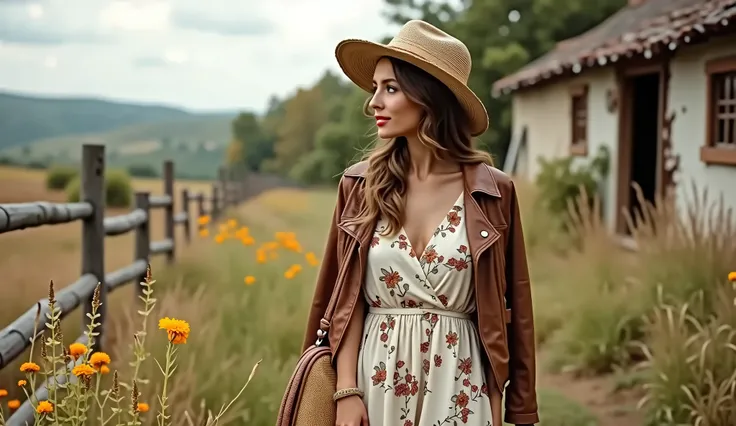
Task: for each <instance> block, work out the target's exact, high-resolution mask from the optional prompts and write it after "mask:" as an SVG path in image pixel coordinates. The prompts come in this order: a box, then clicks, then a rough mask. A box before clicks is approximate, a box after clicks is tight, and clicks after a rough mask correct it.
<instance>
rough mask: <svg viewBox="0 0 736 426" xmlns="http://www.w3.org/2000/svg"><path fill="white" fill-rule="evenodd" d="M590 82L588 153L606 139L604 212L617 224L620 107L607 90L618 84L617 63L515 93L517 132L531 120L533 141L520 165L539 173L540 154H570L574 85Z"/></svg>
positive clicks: (527, 172)
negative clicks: (609, 103)
mask: <svg viewBox="0 0 736 426" xmlns="http://www.w3.org/2000/svg"><path fill="white" fill-rule="evenodd" d="M586 83H587V84H588V158H592V157H594V156H595V155H596V154H597V153H598V149H599V147H600V146H601V145H605V146H607V147H608V149H609V152H610V155H611V166H610V174H609V176H608V180H607V182H605V184H604V191H603V193H604V199H603V203H604V216H605V219H606V223H607V224H608V225H609V228H610V229H611V230H613V229H614V221H613V217H614V214H615V209H616V207H615V204H616V179H617V174H616V171H617V167H616V159H617V157H618V149H617V148H618V112H617V111H614V112H613V113H609V112H608V110H607V109H606V91H607V90H608V89H609V88H610V89H613V88H615V87H616V79H615V73H614V71H613V69H612V68H604V69H598V70H593V71H590V72H587V73H584V74H583V75H581V76H579V77H576V78H574V79H568V80H564V81H562V82H559V83H554V84H548V85H544V86H540V87H539V88H533V89H530V90H522V91H519V92H517V93H515V94H514V95H513V99H512V114H513V115H512V132H513V133H512V137H514V138H515V137H518V135H520V134H521V131H522V128H523V127H524V126H527V147H526V150H525V152H520V154H522V155H520V157H519V160H518V164H517V170H519V172H520V173H519V174H520V176H521V177H524V178H528V179H534V178H535V176H536V175H537V174H538V173H539V163H538V159H539V158H540V157H541V158H545V159H551V158H559V157H565V156H567V155H569V153H570V138H571V136H570V133H571V123H570V117H571V108H572V102H571V99H570V88H571V87H572V86H575V85H578V84H586Z"/></svg>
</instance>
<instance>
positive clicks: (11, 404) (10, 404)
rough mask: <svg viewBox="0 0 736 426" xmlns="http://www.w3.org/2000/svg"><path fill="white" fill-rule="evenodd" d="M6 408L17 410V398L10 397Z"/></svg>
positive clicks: (18, 403)
mask: <svg viewBox="0 0 736 426" xmlns="http://www.w3.org/2000/svg"><path fill="white" fill-rule="evenodd" d="M8 408H10V409H11V410H17V409H18V408H20V401H19V400H17V399H11V400H10V401H8Z"/></svg>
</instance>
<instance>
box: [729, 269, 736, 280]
mask: <svg viewBox="0 0 736 426" xmlns="http://www.w3.org/2000/svg"><path fill="white" fill-rule="evenodd" d="M728 280H729V281H731V282H736V271H735V272H729V273H728Z"/></svg>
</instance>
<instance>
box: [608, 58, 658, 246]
mask: <svg viewBox="0 0 736 426" xmlns="http://www.w3.org/2000/svg"><path fill="white" fill-rule="evenodd" d="M669 65H670V61H669V57H662V58H659V59H651V60H646V61H632V62H629V63H627V64H625V65H623V64H622V65H621V66H619V67H617V69H616V80H617V90H618V93H619V99H620V102H619V105H620V107H619V114H618V150H617V151H618V154H617V157H618V164H617V166H618V174H617V178H616V181H617V182H616V216H615V229H616V233H617V234H620V235H625V234H626V227H627V222H626V217H625V215H624V211H625V209H628V206H629V201H630V197H629V194H630V186H631V178H630V176H631V150H632V148H633V138H632V118H633V117H632V115H631V112H632V103H633V100H634V99H633V87H632V84H631V78H632V77H637V76H641V75H646V74H658V76H659V102H658V108H657V109H658V111H657V164H656V165H655V188H656V189H655V191H656V194H657V196H660V195H661V194H663V191H664V182H663V176H664V153H663V137H664V135H663V128H664V123H665V114H666V111H667V98H668V96H667V95H668V92H669V73H670V71H669V68H670V66H669Z"/></svg>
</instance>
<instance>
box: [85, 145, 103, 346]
mask: <svg viewBox="0 0 736 426" xmlns="http://www.w3.org/2000/svg"><path fill="white" fill-rule="evenodd" d="M79 199H80V200H81V201H83V202H87V203H90V204H91V205H92V216H90V217H89V218H87V219H85V220H84V221H83V222H82V275H85V274H92V275H94V276H95V277H96V278H97V281H98V282H99V283H100V302H101V303H102V305H100V307H99V309H98V311H97V313H98V314H99V315H100V317H99V318H97V319H95V322H96V323H99V324H100V325H99V326H97V329H95V332H96V333H99V335H98V336H97V338H96V339H95V343H94V345H93V346H92V350H94V351H100V350H102V347H104V343H103V342H104V338H105V333H104V328H105V312H106V311H107V285H106V284H105V223H104V221H105V201H106V200H105V146H104V145H83V146H82V173H81V185H80V193H79ZM93 298H94V295H92V296H90V297H89V299H88V300H86V301H85V302H84V309H83V314H84V317H83V318H82V330H83V331H87V325H88V324H89V321H90V319H89V318H88V317H87V314H91V313H92V299H93Z"/></svg>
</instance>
